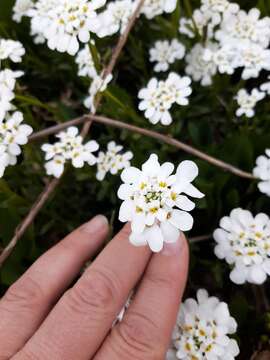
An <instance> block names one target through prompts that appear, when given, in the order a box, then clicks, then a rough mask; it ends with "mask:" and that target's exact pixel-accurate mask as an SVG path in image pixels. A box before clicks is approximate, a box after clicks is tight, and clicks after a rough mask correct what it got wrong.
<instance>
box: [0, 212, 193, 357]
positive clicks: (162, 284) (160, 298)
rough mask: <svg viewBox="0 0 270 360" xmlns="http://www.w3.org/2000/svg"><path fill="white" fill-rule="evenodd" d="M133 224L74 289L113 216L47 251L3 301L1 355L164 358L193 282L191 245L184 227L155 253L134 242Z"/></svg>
mask: <svg viewBox="0 0 270 360" xmlns="http://www.w3.org/2000/svg"><path fill="white" fill-rule="evenodd" d="M129 232H130V228H129V225H126V226H124V228H123V229H122V230H121V231H120V232H119V233H118V234H117V235H116V236H115V237H114V239H113V240H112V241H111V242H110V243H109V244H108V245H107V246H106V247H105V248H104V250H103V251H102V252H101V253H100V254H99V256H98V257H97V258H96V260H95V261H94V262H93V263H92V264H91V265H90V266H89V268H88V269H87V270H86V271H85V272H84V273H83V275H82V276H81V277H80V279H79V280H78V281H77V282H76V284H75V285H74V286H73V287H71V288H70V289H69V290H67V291H66V289H67V288H68V286H70V284H71V282H72V281H73V280H74V278H75V277H76V276H77V275H78V273H79V271H80V269H81V268H82V266H83V265H84V263H85V262H86V261H87V260H89V258H90V257H91V256H93V255H94V253H95V252H96V251H97V250H98V248H99V247H100V246H101V245H102V242H103V241H104V239H105V238H106V236H107V235H108V222H107V220H106V218H105V217H103V216H101V215H99V216H96V217H95V218H94V219H92V220H91V221H90V222H88V223H86V224H84V225H82V226H81V227H79V228H78V229H77V230H75V231H73V232H72V233H71V234H70V235H68V236H67V237H66V238H65V239H64V240H63V241H61V242H59V243H58V244H57V245H55V246H54V247H53V248H52V249H50V250H49V251H48V252H47V253H45V254H44V255H43V256H41V257H40V258H39V259H38V260H37V261H36V262H35V263H34V264H33V265H32V266H31V267H30V268H29V270H28V271H27V272H26V273H25V274H24V275H23V276H22V277H21V278H20V279H19V280H18V281H17V282H16V283H14V284H13V285H12V286H11V287H10V289H9V290H8V291H7V293H6V294H5V296H4V297H3V298H2V299H1V301H0V360H4V359H5V360H6V359H10V358H12V359H14V360H26V359H27V360H30V359H33V360H39V359H40V360H41V359H42V360H60V359H61V360H84V359H87V360H89V359H94V360H105V359H106V360H108V359H109V360H122V359H123V360H129V359H132V360H161V359H162V360H163V359H164V357H165V354H166V350H167V348H168V346H169V342H170V337H171V332H172V329H173V327H174V324H175V320H176V316H177V312H178V308H179V303H180V301H181V297H182V294H183V291H184V287H185V283H186V277H187V269H188V246H187V243H186V240H185V238H184V235H182V236H181V237H180V238H179V240H178V242H177V243H175V244H166V245H165V248H164V250H163V251H162V252H161V253H156V254H152V253H151V252H150V250H149V248H148V247H134V246H133V245H131V244H130V243H129V241H128V236H129ZM137 284H138V287H137V291H136V293H135V294H134V299H133V301H132V303H131V305H130V307H129V308H128V310H127V312H126V313H125V316H124V318H123V320H122V321H121V322H120V323H117V324H116V325H115V326H114V327H113V328H112V329H111V326H112V323H113V321H114V320H115V318H116V316H117V314H118V313H119V311H120V310H121V308H122V307H123V305H124V304H125V301H126V299H127V298H128V295H129V293H130V291H131V290H132V289H133V288H134V287H135V286H136V285H137Z"/></svg>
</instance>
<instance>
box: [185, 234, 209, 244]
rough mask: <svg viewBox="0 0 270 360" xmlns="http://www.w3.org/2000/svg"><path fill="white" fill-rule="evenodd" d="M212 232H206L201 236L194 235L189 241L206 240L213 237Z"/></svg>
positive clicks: (194, 242) (191, 242) (192, 242)
mask: <svg viewBox="0 0 270 360" xmlns="http://www.w3.org/2000/svg"><path fill="white" fill-rule="evenodd" d="M212 236H213V235H212V234H206V235H200V236H194V237H191V238H189V239H188V242H189V243H190V244H196V243H198V242H201V241H206V240H209V239H211V238H212Z"/></svg>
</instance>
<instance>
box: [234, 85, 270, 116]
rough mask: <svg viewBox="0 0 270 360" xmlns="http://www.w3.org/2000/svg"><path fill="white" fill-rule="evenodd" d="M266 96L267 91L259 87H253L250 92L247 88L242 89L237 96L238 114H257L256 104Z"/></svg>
mask: <svg viewBox="0 0 270 360" xmlns="http://www.w3.org/2000/svg"><path fill="white" fill-rule="evenodd" d="M264 97H265V93H264V92H261V91H259V90H258V89H252V91H251V93H250V94H249V93H248V92H247V90H246V89H240V90H239V91H238V93H237V95H236V97H235V99H236V101H237V103H238V105H239V108H238V109H237V110H236V115H237V116H242V115H246V116H247V117H248V118H251V117H253V116H254V115H255V110H254V109H255V106H256V104H257V102H258V101H261V100H262V99H263V98H264Z"/></svg>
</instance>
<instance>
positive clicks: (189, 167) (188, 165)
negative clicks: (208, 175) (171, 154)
mask: <svg viewBox="0 0 270 360" xmlns="http://www.w3.org/2000/svg"><path fill="white" fill-rule="evenodd" d="M198 173H199V169H198V166H197V165H196V164H195V163H194V162H193V161H190V160H185V161H182V162H181V163H180V164H179V165H178V168H177V170H176V175H177V177H179V178H180V179H183V180H187V181H188V182H191V181H193V180H194V179H195V178H196V177H197V176H198Z"/></svg>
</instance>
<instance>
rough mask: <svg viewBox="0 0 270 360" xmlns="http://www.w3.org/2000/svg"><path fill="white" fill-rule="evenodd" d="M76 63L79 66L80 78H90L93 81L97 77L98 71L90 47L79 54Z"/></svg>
mask: <svg viewBox="0 0 270 360" xmlns="http://www.w3.org/2000/svg"><path fill="white" fill-rule="evenodd" d="M75 62H76V63H77V64H78V66H79V71H78V75H79V76H88V77H90V78H91V79H93V78H95V77H96V76H97V70H96V68H95V64H94V60H93V57H92V54H91V51H90V49H89V46H88V45H86V46H85V47H84V48H83V49H82V50H80V51H79V52H78V54H77V55H76V59H75Z"/></svg>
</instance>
